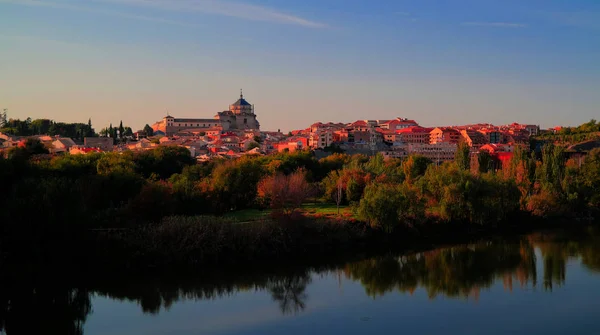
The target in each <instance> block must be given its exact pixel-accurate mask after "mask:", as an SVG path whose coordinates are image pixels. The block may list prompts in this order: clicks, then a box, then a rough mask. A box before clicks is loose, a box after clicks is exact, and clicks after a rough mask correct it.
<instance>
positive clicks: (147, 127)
mask: <svg viewBox="0 0 600 335" xmlns="http://www.w3.org/2000/svg"><path fill="white" fill-rule="evenodd" d="M144 134H146V136H148V137H150V136H153V135H154V130H153V129H152V127H150V125H148V124H146V125H145V126H144Z"/></svg>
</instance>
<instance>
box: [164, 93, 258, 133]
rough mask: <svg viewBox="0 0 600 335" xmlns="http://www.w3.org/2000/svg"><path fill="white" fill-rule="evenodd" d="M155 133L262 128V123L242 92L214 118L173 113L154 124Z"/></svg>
mask: <svg viewBox="0 0 600 335" xmlns="http://www.w3.org/2000/svg"><path fill="white" fill-rule="evenodd" d="M152 129H154V132H155V133H163V134H164V135H165V136H173V135H174V134H176V133H179V132H192V133H200V132H206V131H209V130H213V131H214V130H217V129H220V130H221V131H223V132H224V131H233V130H260V123H259V122H258V120H257V119H256V114H255V113H254V105H252V104H250V103H249V102H248V101H246V99H244V95H243V93H242V92H240V98H239V99H238V100H237V101H236V102H234V103H233V104H231V105H229V110H226V111H223V112H219V113H217V115H215V116H214V118H212V119H193V118H186V119H184V118H176V117H173V116H171V115H167V116H165V117H164V118H163V119H162V120H160V121H158V122H156V123H155V124H153V125H152Z"/></svg>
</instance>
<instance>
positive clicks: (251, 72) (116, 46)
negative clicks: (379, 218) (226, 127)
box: [0, 0, 600, 130]
mask: <svg viewBox="0 0 600 335" xmlns="http://www.w3.org/2000/svg"><path fill="white" fill-rule="evenodd" d="M0 43H1V45H2V47H1V48H0V107H1V108H8V109H9V116H11V117H18V118H25V117H27V116H31V117H33V118H38V117H47V118H52V119H55V120H64V121H82V122H85V121H87V119H88V118H90V117H91V118H92V121H93V123H94V126H95V127H96V128H98V129H99V128H101V127H104V126H105V125H107V124H108V123H109V122H112V123H118V122H119V120H121V119H122V120H123V122H124V123H125V124H130V125H132V126H133V127H134V128H141V127H142V126H143V125H144V124H146V123H152V122H154V121H156V120H158V119H160V118H161V117H162V116H164V115H165V113H166V112H167V111H168V112H169V113H170V114H172V115H174V116H179V117H211V116H213V115H214V114H216V113H217V112H219V111H221V110H225V109H227V107H228V105H229V104H230V103H232V102H233V101H235V100H236V99H237V96H238V94H239V89H240V88H244V93H245V96H246V98H247V99H248V100H249V101H250V102H251V103H254V104H255V105H256V112H257V114H258V118H259V120H260V121H261V125H262V127H263V128H264V129H269V130H276V129H278V128H280V129H282V130H289V129H292V128H303V127H306V126H308V125H309V124H311V123H313V122H315V121H353V120H356V119H367V118H368V119H390V118H394V117H397V116H401V117H407V118H411V119H415V120H417V121H418V122H420V123H421V124H423V125H428V126H433V125H453V124H464V123H475V122H492V123H496V124H504V123H511V122H523V123H536V124H540V125H542V126H544V127H549V126H555V125H576V124H579V123H583V122H586V121H588V120H589V119H591V118H599V117H600V108H599V106H600V94H598V92H600V61H599V60H600V1H597V0H569V1H566V0H560V1H559V0H436V1H434V0H418V1H417V0H414V1H403V0H303V1H287V0H286V1H283V0H279V1H275V0H240V1H229V0H0Z"/></svg>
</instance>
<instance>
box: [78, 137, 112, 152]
mask: <svg viewBox="0 0 600 335" xmlns="http://www.w3.org/2000/svg"><path fill="white" fill-rule="evenodd" d="M113 143H114V141H113V139H112V138H110V137H85V138H84V139H83V145H84V146H85V147H88V148H98V149H100V150H102V151H113V147H114V144H113Z"/></svg>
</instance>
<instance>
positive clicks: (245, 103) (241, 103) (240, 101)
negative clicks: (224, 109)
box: [232, 98, 251, 106]
mask: <svg viewBox="0 0 600 335" xmlns="http://www.w3.org/2000/svg"><path fill="white" fill-rule="evenodd" d="M232 106H251V105H250V103H248V101H246V99H244V98H239V99H238V101H236V102H235V103H233V105H232Z"/></svg>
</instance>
